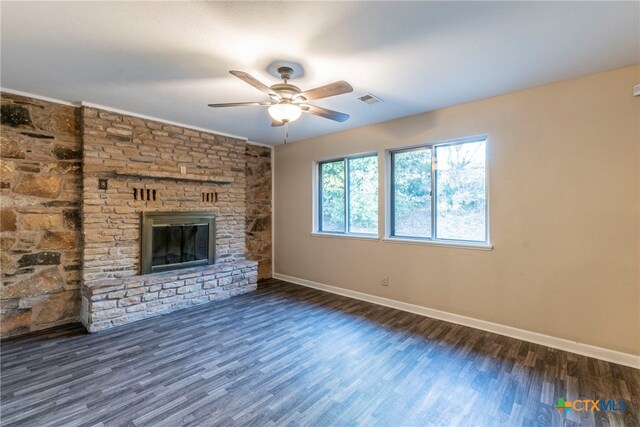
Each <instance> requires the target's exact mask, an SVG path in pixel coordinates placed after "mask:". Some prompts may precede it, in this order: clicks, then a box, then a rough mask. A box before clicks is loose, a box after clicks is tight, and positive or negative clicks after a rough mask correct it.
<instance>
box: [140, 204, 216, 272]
mask: <svg viewBox="0 0 640 427" xmlns="http://www.w3.org/2000/svg"><path fill="white" fill-rule="evenodd" d="M141 230H142V236H141V242H142V247H141V273H142V274H148V273H155V272H159V271H168V270H176V269H180V268H187V267H195V266H199V265H207V264H213V263H214V262H215V234H216V233H215V215H214V214H213V213H210V212H145V213H143V215H142V228H141Z"/></svg>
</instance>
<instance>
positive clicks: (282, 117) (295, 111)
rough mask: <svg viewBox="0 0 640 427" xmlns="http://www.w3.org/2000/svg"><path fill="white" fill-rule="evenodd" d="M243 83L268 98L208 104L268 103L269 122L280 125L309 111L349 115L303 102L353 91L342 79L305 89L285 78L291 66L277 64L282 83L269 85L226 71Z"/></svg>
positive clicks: (338, 117) (343, 117)
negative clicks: (260, 100) (268, 99)
mask: <svg viewBox="0 0 640 427" xmlns="http://www.w3.org/2000/svg"><path fill="white" fill-rule="evenodd" d="M229 73H231V74H232V75H234V76H236V77H237V78H239V79H240V80H242V81H243V82H245V83H248V84H250V85H251V86H253V87H255V88H256V89H258V90H260V91H262V92H264V93H266V94H267V95H269V97H270V98H271V100H270V101H265V102H231V103H226V104H209V107H216V108H217V107H245V106H263V107H269V115H270V116H271V119H272V121H271V126H272V127H276V126H282V125H284V124H286V123H290V122H293V121H295V120H297V119H298V118H299V117H300V115H301V114H302V113H309V114H313V115H316V116H320V117H324V118H326V119H331V120H335V121H337V122H344V121H345V120H347V119H348V118H349V115H348V114H345V113H340V112H338V111H333V110H329V109H327V108H322V107H318V106H315V105H310V104H307V101H310V100H314V99H321V98H328V97H330V96H336V95H342V94H343V93H349V92H352V91H353V88H352V87H351V85H350V84H349V83H347V82H345V81H342V80H341V81H338V82H335V83H331V84H328V85H325V86H320V87H317V88H315V89H310V90H306V91H304V92H303V91H302V90H300V88H299V87H297V86H294V85H292V84H290V83H288V81H289V80H290V79H291V75H292V74H293V69H292V68H291V67H279V68H278V74H280V78H281V79H282V80H284V83H277V84H274V85H273V86H271V87H269V86H267V85H265V84H264V83H262V82H260V81H258V80H257V79H255V78H254V77H252V76H250V75H249V74H247V73H245V72H243V71H234V70H231V71H229Z"/></svg>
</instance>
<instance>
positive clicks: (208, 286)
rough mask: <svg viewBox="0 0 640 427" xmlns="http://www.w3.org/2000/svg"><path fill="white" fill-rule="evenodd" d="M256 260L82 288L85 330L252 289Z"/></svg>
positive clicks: (112, 280) (95, 329) (93, 330)
mask: <svg viewBox="0 0 640 427" xmlns="http://www.w3.org/2000/svg"><path fill="white" fill-rule="evenodd" d="M257 274H258V273H257V262H255V261H237V262H228V263H220V264H215V265H212V266H208V267H205V268H197V269H185V270H181V271H173V272H170V273H162V274H152V275H147V276H131V277H127V278H125V279H122V280H117V279H116V280H114V279H110V280H104V281H99V282H93V283H91V284H88V285H87V286H85V287H84V288H83V300H82V304H83V307H82V313H83V323H84V324H85V325H86V327H87V330H88V331H89V332H96V331H100V330H102V329H107V328H110V327H112V326H117V325H121V324H124V323H129V322H133V321H135V320H139V319H143V318H147V317H151V316H157V315H159V314H163V313H169V312H171V311H175V310H180V309H182V308H185V307H188V306H190V305H195V304H204V303H206V302H209V301H214V300H219V299H223V298H228V297H231V296H233V295H237V294H242V293H246V292H249V291H252V290H255V289H256V282H257Z"/></svg>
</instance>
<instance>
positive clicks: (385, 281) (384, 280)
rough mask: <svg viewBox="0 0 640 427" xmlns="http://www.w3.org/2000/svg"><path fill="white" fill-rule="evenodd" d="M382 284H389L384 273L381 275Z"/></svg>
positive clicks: (387, 277)
mask: <svg viewBox="0 0 640 427" xmlns="http://www.w3.org/2000/svg"><path fill="white" fill-rule="evenodd" d="M382 286H389V276H388V275H386V274H383V275H382Z"/></svg>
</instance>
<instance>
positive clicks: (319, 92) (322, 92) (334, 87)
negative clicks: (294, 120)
mask: <svg viewBox="0 0 640 427" xmlns="http://www.w3.org/2000/svg"><path fill="white" fill-rule="evenodd" d="M349 92H353V88H352V87H351V85H350V84H349V83H347V82H345V81H344V80H340V81H339V82H335V83H331V84H328V85H324V86H320V87H317V88H315V89H310V90H307V91H304V92H302V93H301V94H300V95H299V96H303V97H304V98H305V99H307V100H311V99H321V98H327V97H329V96H336V95H342V94H343V93H349Z"/></svg>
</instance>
